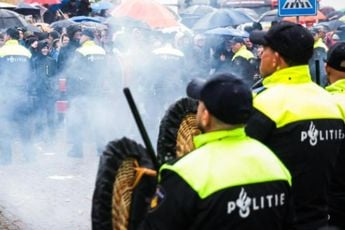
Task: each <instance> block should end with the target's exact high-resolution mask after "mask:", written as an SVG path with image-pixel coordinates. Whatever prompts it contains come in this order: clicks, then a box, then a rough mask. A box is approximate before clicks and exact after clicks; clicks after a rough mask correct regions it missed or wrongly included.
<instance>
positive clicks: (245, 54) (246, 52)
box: [231, 45, 254, 61]
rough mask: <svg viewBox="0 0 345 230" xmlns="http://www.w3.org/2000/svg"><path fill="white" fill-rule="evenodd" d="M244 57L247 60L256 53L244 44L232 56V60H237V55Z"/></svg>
mask: <svg viewBox="0 0 345 230" xmlns="http://www.w3.org/2000/svg"><path fill="white" fill-rule="evenodd" d="M239 56H240V57H243V58H245V59H247V60H249V59H250V58H254V55H253V54H252V52H250V51H249V50H248V49H247V47H246V46H245V45H242V46H241V48H240V49H239V50H238V51H237V52H236V53H235V55H234V56H233V57H232V59H231V60H232V61H233V60H235V58H237V57H239Z"/></svg>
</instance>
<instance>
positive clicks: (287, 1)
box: [278, 0, 317, 17]
mask: <svg viewBox="0 0 345 230" xmlns="http://www.w3.org/2000/svg"><path fill="white" fill-rule="evenodd" d="M316 14H317V1H316V0H279V4H278V15H279V16H281V17H286V16H305V15H316Z"/></svg>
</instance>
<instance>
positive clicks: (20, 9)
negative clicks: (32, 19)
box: [14, 2, 41, 15]
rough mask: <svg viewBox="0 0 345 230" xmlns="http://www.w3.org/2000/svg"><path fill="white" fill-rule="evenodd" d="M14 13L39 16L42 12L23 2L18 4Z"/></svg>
mask: <svg viewBox="0 0 345 230" xmlns="http://www.w3.org/2000/svg"><path fill="white" fill-rule="evenodd" d="M14 11H16V12H17V13H19V14H22V15H39V14H40V11H41V10H40V8H38V7H35V6H32V5H30V4H29V3H25V2H21V3H18V5H17V7H16V8H15V9H14Z"/></svg>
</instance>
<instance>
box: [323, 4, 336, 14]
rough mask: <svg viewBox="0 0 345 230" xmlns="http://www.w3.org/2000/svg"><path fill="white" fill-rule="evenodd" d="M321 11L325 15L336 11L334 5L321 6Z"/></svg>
mask: <svg viewBox="0 0 345 230" xmlns="http://www.w3.org/2000/svg"><path fill="white" fill-rule="evenodd" d="M320 11H321V12H322V13H323V14H324V15H328V14H329V13H331V12H333V11H335V9H334V7H331V6H324V7H321V8H320Z"/></svg>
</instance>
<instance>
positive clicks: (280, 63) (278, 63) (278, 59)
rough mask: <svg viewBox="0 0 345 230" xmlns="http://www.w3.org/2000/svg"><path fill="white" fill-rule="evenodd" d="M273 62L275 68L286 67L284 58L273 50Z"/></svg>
mask: <svg viewBox="0 0 345 230" xmlns="http://www.w3.org/2000/svg"><path fill="white" fill-rule="evenodd" d="M273 63H274V64H275V68H276V70H280V69H282V68H286V67H287V66H288V65H287V64H286V62H285V60H284V58H283V57H282V56H281V55H280V54H279V53H278V52H276V51H275V52H274V60H273Z"/></svg>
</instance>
